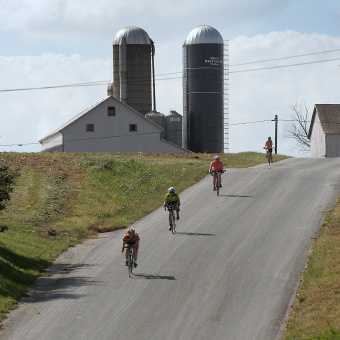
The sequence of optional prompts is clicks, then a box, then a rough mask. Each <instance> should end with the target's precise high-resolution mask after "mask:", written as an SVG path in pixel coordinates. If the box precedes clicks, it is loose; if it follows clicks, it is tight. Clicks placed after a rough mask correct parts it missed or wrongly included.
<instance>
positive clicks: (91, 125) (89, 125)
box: [86, 124, 94, 132]
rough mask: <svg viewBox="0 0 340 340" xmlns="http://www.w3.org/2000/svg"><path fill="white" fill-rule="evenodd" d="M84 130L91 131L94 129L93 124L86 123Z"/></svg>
mask: <svg viewBox="0 0 340 340" xmlns="http://www.w3.org/2000/svg"><path fill="white" fill-rule="evenodd" d="M86 131H90V132H93V131H94V124H86Z"/></svg>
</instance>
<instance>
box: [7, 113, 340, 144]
mask: <svg viewBox="0 0 340 340" xmlns="http://www.w3.org/2000/svg"><path fill="white" fill-rule="evenodd" d="M272 121H273V120H272V119H264V120H257V121H249V122H239V123H234V124H228V125H229V126H239V125H246V124H257V123H267V122H272ZM279 121H280V122H296V120H295V119H280V120H279ZM306 123H311V121H309V120H306ZM316 123H318V124H337V125H338V124H340V122H335V121H320V122H315V121H314V124H316ZM219 127H221V126H216V127H214V128H219ZM210 128H211V127H210ZM210 128H205V130H207V129H210ZM178 131H183V130H182V129H180V130H171V132H178ZM159 133H160V132H144V133H137V134H134V136H136V135H138V136H142V135H151V134H159ZM126 136H129V134H125V135H118V136H117V135H116V136H112V135H111V136H102V137H91V138H77V139H68V140H67V142H77V141H86V140H98V139H108V138H121V137H126ZM34 144H36V145H37V144H40V143H16V144H1V145H0V146H24V145H34Z"/></svg>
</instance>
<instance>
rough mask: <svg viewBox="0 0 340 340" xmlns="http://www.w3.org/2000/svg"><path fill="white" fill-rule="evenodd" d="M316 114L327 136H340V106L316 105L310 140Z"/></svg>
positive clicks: (309, 135)
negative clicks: (331, 134) (332, 134)
mask: <svg viewBox="0 0 340 340" xmlns="http://www.w3.org/2000/svg"><path fill="white" fill-rule="evenodd" d="M316 114H318V116H319V120H320V123H321V128H322V131H323V132H324V133H325V134H330V133H334V134H340V104H315V105H314V111H313V116H312V121H311V124H310V127H309V132H308V138H310V137H311V134H312V130H313V126H314V121H315V116H316Z"/></svg>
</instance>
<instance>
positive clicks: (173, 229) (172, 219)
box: [171, 212, 176, 234]
mask: <svg viewBox="0 0 340 340" xmlns="http://www.w3.org/2000/svg"><path fill="white" fill-rule="evenodd" d="M171 225H172V227H171V232H172V233H173V234H175V233H176V218H175V213H174V212H172V214H171Z"/></svg>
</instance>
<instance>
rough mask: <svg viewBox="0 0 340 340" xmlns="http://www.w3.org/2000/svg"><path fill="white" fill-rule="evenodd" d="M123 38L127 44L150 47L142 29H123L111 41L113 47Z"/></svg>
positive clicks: (134, 27) (149, 41) (147, 37)
mask: <svg viewBox="0 0 340 340" xmlns="http://www.w3.org/2000/svg"><path fill="white" fill-rule="evenodd" d="M123 38H125V39H126V43H127V44H131V45H132V44H136V45H137V44H138V45H151V39H150V37H149V36H148V34H147V33H146V32H145V31H144V30H143V29H142V28H139V27H136V26H129V27H125V28H122V29H121V30H120V31H118V33H117V34H116V35H115V37H114V39H113V45H119V44H120V43H121V42H122V39H123Z"/></svg>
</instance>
